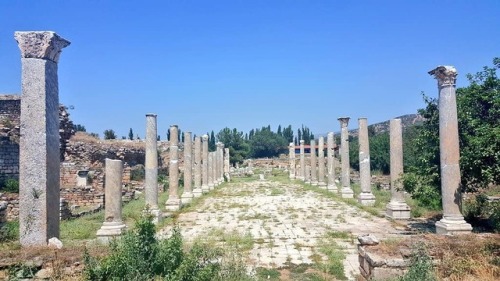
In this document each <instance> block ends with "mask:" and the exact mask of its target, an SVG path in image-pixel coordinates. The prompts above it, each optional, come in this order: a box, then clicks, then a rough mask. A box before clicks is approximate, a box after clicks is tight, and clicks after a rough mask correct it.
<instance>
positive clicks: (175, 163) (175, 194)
mask: <svg viewBox="0 0 500 281" xmlns="http://www.w3.org/2000/svg"><path fill="white" fill-rule="evenodd" d="M169 150H170V163H169V166H168V183H169V184H168V199H167V202H165V209H166V210H167V211H170V212H175V211H178V210H179V209H180V208H181V199H180V198H179V128H178V127H177V125H170V140H169Z"/></svg>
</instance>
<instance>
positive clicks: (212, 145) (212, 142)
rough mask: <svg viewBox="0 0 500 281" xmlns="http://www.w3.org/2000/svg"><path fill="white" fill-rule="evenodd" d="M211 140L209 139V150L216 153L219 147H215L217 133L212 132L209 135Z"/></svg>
mask: <svg viewBox="0 0 500 281" xmlns="http://www.w3.org/2000/svg"><path fill="white" fill-rule="evenodd" d="M209 136H210V137H209V139H208V150H209V151H215V150H216V149H217V146H216V145H215V133H214V131H213V130H212V132H211V133H210V135H209Z"/></svg>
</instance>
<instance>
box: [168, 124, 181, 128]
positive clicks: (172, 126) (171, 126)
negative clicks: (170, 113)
mask: <svg viewBox="0 0 500 281" xmlns="http://www.w3.org/2000/svg"><path fill="white" fill-rule="evenodd" d="M174 127H175V128H179V126H177V125H170V128H174Z"/></svg>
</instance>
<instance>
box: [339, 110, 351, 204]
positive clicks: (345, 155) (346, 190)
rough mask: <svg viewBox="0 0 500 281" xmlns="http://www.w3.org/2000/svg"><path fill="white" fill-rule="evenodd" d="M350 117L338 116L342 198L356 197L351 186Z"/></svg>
mask: <svg viewBox="0 0 500 281" xmlns="http://www.w3.org/2000/svg"><path fill="white" fill-rule="evenodd" d="M349 119H350V118H349V117H340V118H338V120H339V122H340V130H341V131H340V151H341V153H340V157H341V158H340V161H341V163H342V166H341V167H342V176H341V179H342V189H341V190H340V192H341V194H342V198H354V191H353V190H352V188H351V178H350V172H349V171H350V164H349V131H348V130H347V125H348V124H349Z"/></svg>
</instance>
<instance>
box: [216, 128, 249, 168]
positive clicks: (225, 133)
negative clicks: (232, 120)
mask: <svg viewBox="0 0 500 281" xmlns="http://www.w3.org/2000/svg"><path fill="white" fill-rule="evenodd" d="M217 139H218V140H219V141H220V142H222V143H224V147H226V148H229V162H230V163H231V164H234V163H243V160H245V159H246V158H247V157H248V156H249V154H250V146H249V144H248V142H247V141H245V140H244V138H243V132H239V131H238V130H237V129H236V128H234V129H232V130H231V129H229V128H227V127H226V128H224V129H222V130H220V132H219V133H217Z"/></svg>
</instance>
